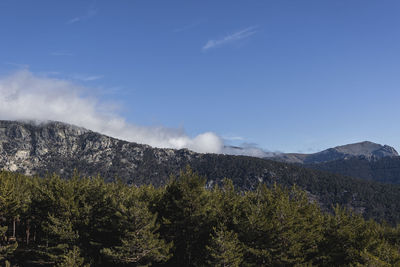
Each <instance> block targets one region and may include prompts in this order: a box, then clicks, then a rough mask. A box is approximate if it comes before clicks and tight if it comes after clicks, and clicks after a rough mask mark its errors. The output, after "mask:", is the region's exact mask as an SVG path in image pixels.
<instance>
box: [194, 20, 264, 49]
mask: <svg viewBox="0 0 400 267" xmlns="http://www.w3.org/2000/svg"><path fill="white" fill-rule="evenodd" d="M255 33H257V27H256V26H252V27H248V28H246V29H243V30H240V31H237V32H234V33H232V34H229V35H226V36H224V37H222V38H220V39H212V40H208V42H207V43H206V44H205V45H204V46H203V47H202V50H203V51H206V50H208V49H211V48H215V47H219V46H223V45H226V44H229V43H233V42H237V41H239V40H243V39H245V38H248V37H250V36H252V35H254V34H255Z"/></svg>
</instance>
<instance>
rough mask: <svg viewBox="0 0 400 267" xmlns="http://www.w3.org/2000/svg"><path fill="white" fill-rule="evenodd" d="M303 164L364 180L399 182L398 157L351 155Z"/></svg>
mask: <svg viewBox="0 0 400 267" xmlns="http://www.w3.org/2000/svg"><path fill="white" fill-rule="evenodd" d="M305 166H306V167H307V168H311V169H315V170H322V171H328V172H331V173H337V174H342V175H347V176H351V177H357V178H361V179H365V180H372V181H377V182H382V183H391V184H400V157H384V158H380V159H376V160H369V159H367V158H365V157H353V158H350V159H340V160H334V161H329V162H324V163H318V164H306V165H305Z"/></svg>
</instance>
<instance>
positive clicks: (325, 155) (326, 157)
mask: <svg viewBox="0 0 400 267" xmlns="http://www.w3.org/2000/svg"><path fill="white" fill-rule="evenodd" d="M398 156H399V154H398V152H397V151H396V150H395V149H394V148H393V147H391V146H388V145H380V144H377V143H373V142H370V141H363V142H359V143H352V144H347V145H342V146H336V147H333V148H328V149H325V150H323V151H320V152H317V153H312V154H301V153H282V154H278V155H275V156H273V157H271V158H270V159H272V160H277V161H282V162H288V163H300V164H317V163H324V162H329V161H335V160H340V159H349V158H352V157H364V158H365V159H367V160H370V161H374V160H378V159H381V158H384V157H398Z"/></svg>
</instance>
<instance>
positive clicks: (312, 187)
mask: <svg viewBox="0 0 400 267" xmlns="http://www.w3.org/2000/svg"><path fill="white" fill-rule="evenodd" d="M188 165H190V167H191V168H192V169H193V170H194V171H196V172H197V173H199V174H200V175H202V176H205V177H207V187H212V186H214V185H216V184H221V183H222V181H223V179H224V178H230V179H231V180H232V181H233V183H234V185H235V186H236V187H237V188H238V190H241V191H245V190H254V189H256V188H257V186H258V185H259V184H260V183H264V184H266V185H269V186H272V185H274V184H275V183H277V184H281V185H283V186H293V185H297V186H298V187H300V188H302V189H303V190H305V191H306V192H307V194H308V195H309V197H310V199H313V200H314V201H316V202H318V203H319V204H320V206H321V208H322V209H324V210H330V209H331V208H332V206H333V205H335V204H340V205H343V206H346V207H348V208H350V209H352V210H355V211H356V212H359V213H361V214H363V215H364V217H365V218H374V219H377V220H382V219H385V220H386V221H388V222H390V223H397V222H400V206H399V205H398V203H400V187H399V186H392V185H385V184H380V183H375V182H369V181H363V180H359V179H354V178H351V177H345V176H341V175H337V174H331V173H327V172H322V171H318V170H309V169H306V168H303V167H301V166H297V165H293V164H287V163H282V162H276V161H273V160H267V159H262V158H254V157H248V156H232V155H221V154H200V153H195V152H192V151H189V150H187V149H181V150H174V149H160V148H152V147H150V146H148V145H141V144H136V143H130V142H127V141H123V140H118V139H115V138H112V137H108V136H105V135H102V134H99V133H96V132H92V131H89V130H86V129H83V128H80V127H75V126H71V125H68V124H64V123H59V122H56V123H47V124H30V123H26V122H14V121H0V169H3V170H8V171H14V172H20V173H23V174H27V175H38V176H46V175H48V174H52V173H55V174H58V175H61V176H62V177H65V178H68V177H72V176H73V175H74V170H76V171H77V172H78V173H80V174H81V175H83V176H97V175H100V176H102V177H104V178H105V179H106V180H108V181H113V180H115V179H117V178H118V179H120V180H121V181H123V182H126V183H128V184H132V185H142V184H152V185H154V186H162V185H165V184H166V183H167V182H168V181H169V179H170V176H171V175H174V176H179V173H180V171H181V170H182V169H184V168H186V166H188Z"/></svg>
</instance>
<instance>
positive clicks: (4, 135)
mask: <svg viewBox="0 0 400 267" xmlns="http://www.w3.org/2000/svg"><path fill="white" fill-rule="evenodd" d="M200 156H201V154H196V153H194V152H191V151H189V150H173V149H156V148H151V147H150V146H147V145H140V144H136V143H129V142H126V141H122V140H118V139H115V138H111V137H108V136H105V135H101V134H99V133H95V132H92V131H89V130H86V129H83V128H79V127H76V126H73V125H68V124H65V123H60V122H50V123H46V124H33V123H25V122H15V121H0V168H1V169H4V170H8V171H17V172H20V173H23V174H27V175H45V174H47V173H53V172H55V173H59V174H61V175H63V176H67V177H68V176H71V175H72V173H73V171H74V169H77V170H78V171H79V172H80V173H81V174H83V175H88V176H93V175H97V174H100V175H102V176H104V177H108V178H109V179H111V178H114V177H116V176H118V177H120V178H122V179H124V180H127V181H130V182H138V183H141V182H143V181H137V180H135V179H134V178H135V177H137V176H138V174H140V173H142V172H143V171H144V170H143V168H145V167H146V165H152V164H158V165H165V166H170V167H171V169H172V170H174V169H178V168H181V167H182V165H183V164H187V163H188V162H189V161H190V160H191V159H192V158H193V157H200ZM166 172H167V170H166ZM164 174H165V173H162V174H157V173H154V174H153V176H157V178H156V177H147V179H149V180H152V179H153V178H154V179H155V180H159V179H160V176H163V175H164ZM163 178H164V177H163ZM158 182H160V181H156V183H158Z"/></svg>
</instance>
